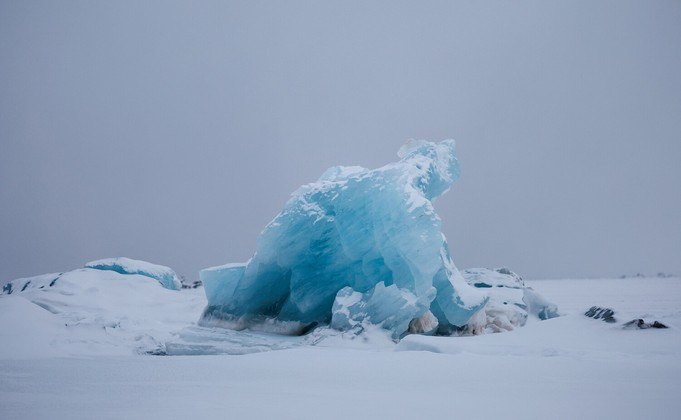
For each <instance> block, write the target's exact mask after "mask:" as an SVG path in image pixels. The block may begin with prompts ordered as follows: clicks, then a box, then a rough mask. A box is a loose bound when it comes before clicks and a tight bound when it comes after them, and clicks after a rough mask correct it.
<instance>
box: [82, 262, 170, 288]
mask: <svg viewBox="0 0 681 420" xmlns="http://www.w3.org/2000/svg"><path fill="white" fill-rule="evenodd" d="M85 268H92V269H96V270H110V271H115V272H117V273H119V274H139V275H141V276H146V277H151V278H152V279H156V280H158V282H159V283H161V285H162V286H163V287H165V288H166V289H170V290H180V289H181V288H182V283H181V282H180V279H179V277H178V276H177V274H175V271H173V270H172V269H171V268H170V267H166V266H163V265H157V264H152V263H149V262H146V261H140V260H133V259H131V258H126V257H117V258H105V259H101V260H97V261H90V262H89V263H87V264H85Z"/></svg>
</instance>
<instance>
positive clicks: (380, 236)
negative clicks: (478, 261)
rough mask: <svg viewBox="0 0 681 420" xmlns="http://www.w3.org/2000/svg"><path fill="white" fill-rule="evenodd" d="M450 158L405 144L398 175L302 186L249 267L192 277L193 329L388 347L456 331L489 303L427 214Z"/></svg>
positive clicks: (443, 187)
mask: <svg viewBox="0 0 681 420" xmlns="http://www.w3.org/2000/svg"><path fill="white" fill-rule="evenodd" d="M454 146H455V143H454V141H453V140H445V141H442V142H439V143H432V142H427V141H412V142H410V143H407V144H406V145H404V146H403V147H402V148H401V149H400V150H399V152H398V156H399V157H400V160H399V161H397V162H395V163H391V164H388V165H386V166H383V167H381V168H378V169H374V170H369V169H364V168H361V167H343V166H338V167H333V168H331V169H329V170H327V171H326V172H325V173H324V174H323V175H322V176H321V178H320V179H319V180H318V181H317V182H314V183H311V184H308V185H304V186H302V187H301V188H300V189H298V191H296V192H295V193H293V196H292V197H291V199H290V200H289V202H288V203H287V204H286V206H285V207H284V209H283V211H282V212H281V213H280V214H279V215H278V216H277V217H275V218H274V220H273V221H272V222H271V223H270V224H269V225H267V227H265V229H264V230H263V232H262V233H261V235H260V236H259V237H258V249H257V252H256V253H255V255H254V256H253V258H251V260H249V261H248V262H247V263H244V264H231V265H227V266H220V267H214V268H209V269H205V270H203V271H202V272H201V280H202V281H203V283H204V285H205V288H206V295H207V298H208V306H207V307H206V310H205V312H204V315H203V319H202V321H201V323H202V325H204V326H212V325H221V326H226V327H230V328H234V329H243V328H254V327H256V326H257V327H258V328H260V329H264V328H266V327H271V328H273V329H275V330H276V331H278V332H284V333H290V334H301V333H303V332H306V331H307V330H309V329H310V328H313V327H314V326H316V325H320V324H329V323H331V326H333V327H334V328H336V329H339V330H350V329H353V328H355V327H357V326H361V327H362V328H363V325H364V324H373V325H379V326H381V327H383V328H385V329H387V330H390V331H391V333H392V336H393V338H399V337H402V336H404V335H405V334H407V333H434V332H435V331H439V332H441V333H445V332H450V331H452V330H453V329H455V328H457V327H459V328H460V327H465V326H466V325H467V323H468V322H469V320H470V319H471V317H472V316H473V315H474V314H475V313H476V312H477V311H479V310H480V309H481V308H482V307H483V306H484V304H485V302H486V300H487V297H486V294H485V293H483V292H482V291H480V290H479V289H476V288H473V287H470V286H469V285H468V284H467V283H466V282H465V281H464V279H463V277H462V276H461V274H460V273H459V271H458V270H457V268H456V267H455V266H454V263H453V262H452V260H451V258H450V255H449V250H448V247H447V241H446V240H445V238H444V235H443V234H442V233H441V232H440V225H441V222H440V218H439V217H438V216H437V214H436V213H435V209H434V208H433V205H432V202H431V200H434V199H435V198H437V197H438V196H440V195H442V194H443V193H445V192H446V191H447V190H448V189H449V187H450V186H451V185H452V183H453V182H454V181H455V180H456V179H457V178H458V176H459V165H458V161H457V159H456V155H455V152H454ZM272 320H276V321H281V322H272Z"/></svg>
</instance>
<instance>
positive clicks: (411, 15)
mask: <svg viewBox="0 0 681 420" xmlns="http://www.w3.org/2000/svg"><path fill="white" fill-rule="evenodd" d="M0 60H1V64H0V279H1V280H2V281H6V280H9V279H12V278H15V277H20V276H29V275H36V274H41V273H44V272H52V271H61V270H68V269H73V268H76V267H80V266H82V264H84V263H85V262H86V261H89V260H92V259H96V258H103V257H109V256H129V257H132V258H139V259H144V260H148V261H152V262H157V263H160V264H165V265H169V266H171V267H173V268H175V269H176V270H177V271H178V272H180V273H182V274H185V275H187V276H188V277H192V278H193V277H197V272H198V270H199V269H200V268H202V267H206V266H211V265H217V264H222V263H227V262H234V261H242V260H246V259H247V258H248V257H249V256H250V255H251V254H252V252H253V251H254V250H255V238H256V236H257V235H258V233H259V232H260V230H261V229H262V228H263V227H264V225H265V224H266V223H267V222H269V221H270V220H271V219H272V217H273V216H275V215H276V214H277V212H278V211H279V210H280V209H281V207H282V206H283V204H284V203H285V201H286V200H287V197H288V196H289V194H290V193H291V192H292V191H293V190H295V189H296V188H297V187H298V186H299V185H300V184H303V183H306V182H310V181H313V180H315V179H316V178H317V177H318V176H319V175H321V173H322V172H323V171H324V170H325V169H326V168H327V167H329V166H332V165H336V164H358V165H362V166H366V167H377V166H380V165H383V164H385V163H388V162H390V161H393V160H395V159H396V152H397V149H398V148H399V146H400V145H401V144H402V143H403V142H404V141H405V140H406V139H408V138H412V137H413V138H429V139H442V138H454V139H456V140H457V142H458V155H459V159H460V162H461V166H462V172H463V173H462V177H461V179H460V181H459V182H458V183H456V184H455V186H454V188H453V189H452V190H451V191H450V192H449V193H448V194H446V195H445V196H443V197H442V198H441V199H439V201H438V202H437V203H436V208H437V209H438V212H439V214H440V216H441V218H442V219H443V223H444V227H443V228H444V232H445V234H446V236H447V238H448V239H449V242H450V245H451V248H452V253H453V257H454V261H455V262H456V264H457V265H458V266H459V267H461V268H466V267H473V266H488V267H495V266H501V265H505V266H508V267H510V268H511V269H513V270H516V271H518V272H519V273H520V274H523V275H525V276H527V277H532V278H538V277H576V276H616V275H619V274H623V273H636V272H646V273H653V274H654V273H656V272H657V271H666V272H676V273H681V2H679V1H640V2H629V1H600V2H594V1H584V2H580V1H571V2H549V1H545V0H542V1H524V2H485V3H481V2H472V1H471V2H410V3H397V2H394V1H390V2H371V3H370V4H365V2H317V1H310V2H254V1H243V2H222V1H214V2H212V1H211V2H169V1H159V2H150V1H147V2H137V1H132V2H125V1H116V2H111V1H38V2H35V1H7V0H3V1H1V2H0Z"/></svg>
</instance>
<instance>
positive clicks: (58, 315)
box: [0, 269, 681, 419]
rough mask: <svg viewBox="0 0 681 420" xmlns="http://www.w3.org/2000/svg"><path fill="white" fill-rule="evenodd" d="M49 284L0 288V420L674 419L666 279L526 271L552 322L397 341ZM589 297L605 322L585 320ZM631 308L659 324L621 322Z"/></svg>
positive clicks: (115, 281)
mask: <svg viewBox="0 0 681 420" xmlns="http://www.w3.org/2000/svg"><path fill="white" fill-rule="evenodd" d="M52 279H53V278H52V277H50V276H45V278H44V279H42V280H40V279H36V280H34V283H33V286H36V285H38V287H33V288H32V287H31V286H30V285H29V286H28V287H27V289H26V290H25V291H23V292H17V293H13V294H11V295H2V296H0V319H2V324H1V325H2V326H1V327H0V418H2V419H42V418H57V419H92V418H103V419H107V418H112V419H119V418H126V419H127V418H132V419H137V418H140V419H142V418H144V419H155V418H158V419H168V418H200V417H207V418H229V419H241V418H248V419H260V418H281V419H349V418H352V419H382V418H391V419H403V418H404V419H411V418H523V419H533V418H551V419H554V418H559V419H560V418H564V419H575V418H587V417H588V418H618V419H627V418H631V419H643V418H645V419H676V418H679V417H680V416H681V399H680V398H679V397H678V396H679V395H681V332H680V329H681V279H679V278H630V279H599V280H593V279H589V280H538V281H527V282H526V283H528V285H530V286H532V287H533V288H534V289H535V290H536V291H538V292H539V293H541V294H542V295H544V296H545V297H546V298H548V299H550V300H551V301H553V302H555V303H556V304H557V305H558V308H559V311H560V313H561V314H562V316H561V317H558V318H554V319H550V320H546V321H538V320H535V319H532V320H531V321H528V323H527V325H526V326H525V327H522V328H518V329H515V330H514V331H511V332H504V333H498V334H487V335H482V336H472V337H427V336H408V337H407V338H405V339H403V340H402V341H401V342H400V343H398V344H394V343H393V342H392V341H390V340H389V339H387V338H386V337H385V335H383V334H379V333H375V334H367V335H366V336H364V337H359V338H354V339H352V337H354V336H353V335H351V334H344V335H338V334H336V335H333V334H329V333H324V332H321V333H312V334H310V335H309V336H306V337H302V338H297V337H279V336H271V335H265V334H260V333H237V332H221V331H220V330H216V329H206V328H200V327H198V326H197V325H196V321H197V320H198V318H199V315H200V312H201V310H202V309H203V305H204V304H205V298H204V297H203V295H202V293H203V290H202V289H195V290H182V291H172V290H167V289H164V288H162V287H161V286H160V285H159V284H158V282H156V281H154V280H152V279H149V278H148V277H144V276H139V275H128V276H123V275H121V274H118V273H115V272H108V273H106V275H104V277H103V275H102V273H101V272H100V273H95V272H93V271H91V270H90V269H82V270H77V271H74V272H71V273H68V275H66V276H65V277H62V278H61V280H58V282H59V281H61V285H60V286H59V287H57V286H56V285H55V286H54V287H49V284H50V283H51V282H52ZM40 285H45V287H43V288H42V289H41V288H40ZM22 287H23V286H22ZM29 289H30V290H29ZM593 305H599V306H607V307H612V308H613V309H614V310H615V311H616V313H615V317H616V319H617V322H616V323H614V324H613V323H605V322H603V321H601V320H594V319H591V318H587V317H585V316H584V315H583V313H584V312H585V311H586V310H587V309H588V308H589V307H591V306H593ZM633 318H645V319H646V320H647V321H654V320H658V321H660V322H662V323H664V324H666V325H668V326H669V327H670V328H668V329H647V330H624V329H622V327H621V324H622V323H624V322H626V321H629V320H631V319H633ZM272 348H278V349H282V350H278V351H269V350H270V349H272ZM154 351H156V352H166V353H168V354H192V353H223V354H217V355H216V354H213V355H200V356H197V355H177V356H153V355H150V354H147V352H150V353H153V352H154ZM225 353H232V354H225ZM238 353H245V354H242V355H235V354H238Z"/></svg>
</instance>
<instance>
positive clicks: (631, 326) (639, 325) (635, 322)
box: [622, 318, 669, 330]
mask: <svg viewBox="0 0 681 420" xmlns="http://www.w3.org/2000/svg"><path fill="white" fill-rule="evenodd" d="M622 328H624V329H625V330H645V329H648V328H669V327H667V326H666V325H664V324H663V323H661V322H659V321H655V322H653V323H652V324H650V323H647V322H645V321H644V320H643V319H641V318H638V319H632V320H631V321H629V322H627V323H626V324H624V325H623V326H622Z"/></svg>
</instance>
